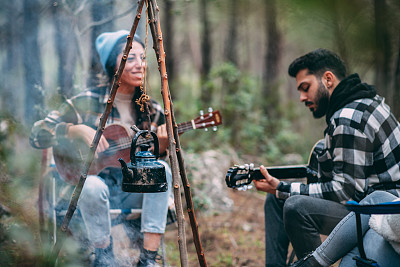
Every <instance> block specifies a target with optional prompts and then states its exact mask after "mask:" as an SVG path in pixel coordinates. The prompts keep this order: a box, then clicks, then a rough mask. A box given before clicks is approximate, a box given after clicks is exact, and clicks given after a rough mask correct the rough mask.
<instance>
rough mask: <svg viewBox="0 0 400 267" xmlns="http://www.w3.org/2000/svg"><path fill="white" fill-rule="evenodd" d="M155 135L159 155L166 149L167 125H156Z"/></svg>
mask: <svg viewBox="0 0 400 267" xmlns="http://www.w3.org/2000/svg"><path fill="white" fill-rule="evenodd" d="M157 137H158V144H159V150H160V155H161V154H163V153H164V152H165V151H166V150H167V147H168V134H167V127H166V125H165V124H163V125H160V126H158V127H157Z"/></svg>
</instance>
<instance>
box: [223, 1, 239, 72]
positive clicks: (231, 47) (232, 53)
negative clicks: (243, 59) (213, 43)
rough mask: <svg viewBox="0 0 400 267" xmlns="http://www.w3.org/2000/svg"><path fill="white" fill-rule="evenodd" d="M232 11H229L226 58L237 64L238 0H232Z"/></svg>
mask: <svg viewBox="0 0 400 267" xmlns="http://www.w3.org/2000/svg"><path fill="white" fill-rule="evenodd" d="M230 8H231V9H230V13H229V17H230V19H229V30H228V38H227V41H226V43H225V58H226V60H227V61H230V62H232V63H233V64H234V65H236V66H237V64H238V62H237V53H236V52H237V27H238V24H239V22H238V16H237V13H238V12H237V9H238V0H232V1H231V2H230Z"/></svg>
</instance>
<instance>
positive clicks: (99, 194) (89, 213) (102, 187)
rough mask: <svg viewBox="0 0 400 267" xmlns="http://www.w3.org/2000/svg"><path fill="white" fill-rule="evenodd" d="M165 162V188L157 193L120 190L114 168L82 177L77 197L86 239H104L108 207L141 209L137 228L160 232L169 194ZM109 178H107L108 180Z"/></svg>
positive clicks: (119, 177)
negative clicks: (103, 174) (102, 174)
mask: <svg viewBox="0 0 400 267" xmlns="http://www.w3.org/2000/svg"><path fill="white" fill-rule="evenodd" d="M159 162H160V163H162V164H163V165H164V166H165V171H166V177H167V182H168V191H167V192H161V193H129V192H123V191H122V190H121V181H122V174H121V170H120V169H119V170H118V169H117V170H116V172H115V173H116V174H115V173H114V174H115V175H110V176H113V179H112V178H110V179H109V178H108V177H107V178H106V179H103V178H101V177H99V176H95V175H89V176H88V177H87V179H86V182H85V185H84V187H83V190H82V193H81V196H80V198H79V201H78V208H79V209H80V212H81V215H82V218H83V221H84V223H85V226H86V230H87V234H88V238H89V240H90V241H91V242H92V243H93V244H96V243H104V242H105V241H107V240H108V239H109V238H110V235H111V218H110V213H109V210H110V208H111V209H113V208H115V209H140V208H141V209H142V213H141V232H147V233H164V231H165V226H166V221H167V213H168V201H169V199H170V198H171V197H173V196H172V193H171V192H172V190H171V188H172V174H171V169H170V167H169V166H168V164H167V163H166V162H164V161H159ZM110 180H111V181H110Z"/></svg>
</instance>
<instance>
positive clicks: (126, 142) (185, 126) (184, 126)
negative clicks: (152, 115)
mask: <svg viewBox="0 0 400 267" xmlns="http://www.w3.org/2000/svg"><path fill="white" fill-rule="evenodd" d="M191 129H193V125H192V123H191V122H183V123H180V124H178V133H182V132H185V131H188V130H191ZM151 141H153V138H150V139H145V138H139V139H138V140H137V142H136V144H138V145H141V144H144V143H149V142H151ZM131 142H132V139H130V138H127V137H124V138H119V139H118V140H117V144H116V145H110V146H109V148H108V149H107V150H106V152H117V151H119V150H121V149H125V148H128V147H130V146H131Z"/></svg>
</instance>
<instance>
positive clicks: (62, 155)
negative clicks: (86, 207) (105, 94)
mask: <svg viewBox="0 0 400 267" xmlns="http://www.w3.org/2000/svg"><path fill="white" fill-rule="evenodd" d="M103 135H104V137H105V138H106V139H107V141H108V143H109V145H110V149H108V150H106V151H105V152H102V153H98V154H97V156H98V157H96V158H94V160H93V162H92V164H91V165H90V169H89V172H88V174H89V175H96V174H98V173H99V172H100V171H101V170H103V169H104V168H106V167H118V168H120V167H121V165H120V163H119V162H118V159H119V158H122V159H123V160H124V161H126V162H129V161H130V142H131V140H132V137H131V135H130V134H129V130H128V128H127V127H124V126H122V125H119V124H111V125H109V126H107V127H106V128H105V129H104V132H103ZM88 154H89V147H88V146H87V145H86V144H85V143H84V142H83V141H81V140H65V142H63V143H62V144H59V145H58V146H54V147H53V155H54V161H55V164H56V168H57V171H58V173H59V174H60V176H61V178H62V179H63V180H64V181H65V182H67V183H69V184H73V185H75V184H77V183H78V181H79V179H80V175H81V171H82V167H83V165H82V164H83V163H84V162H85V161H86V157H87V155H88Z"/></svg>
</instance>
